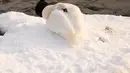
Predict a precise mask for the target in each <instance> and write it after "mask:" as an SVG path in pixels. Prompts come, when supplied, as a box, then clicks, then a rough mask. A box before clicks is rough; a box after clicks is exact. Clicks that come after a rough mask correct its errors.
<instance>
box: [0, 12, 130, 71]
mask: <svg viewBox="0 0 130 73" xmlns="http://www.w3.org/2000/svg"><path fill="white" fill-rule="evenodd" d="M85 20H86V24H85V25H84V27H85V28H86V34H85V37H86V38H85V40H84V43H82V46H80V47H78V48H70V47H69V45H68V42H67V41H66V40H65V39H64V38H62V37H60V36H58V35H56V34H54V33H52V32H50V31H49V30H48V29H47V28H46V24H45V20H44V19H43V18H39V17H34V16H29V15H26V14H24V13H20V12H7V13H3V14H0V27H1V28H3V30H5V31H6V33H5V35H4V36H1V37H0V73H130V17H122V16H114V15H85Z"/></svg>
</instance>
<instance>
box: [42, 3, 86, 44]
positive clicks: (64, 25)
mask: <svg viewBox="0 0 130 73" xmlns="http://www.w3.org/2000/svg"><path fill="white" fill-rule="evenodd" d="M42 17H43V18H44V19H46V24H47V27H48V29H49V30H51V31H52V32H55V33H57V34H59V35H60V36H62V37H64V38H65V39H67V40H69V41H70V42H71V44H78V43H79V42H80V41H81V40H82V39H83V25H84V24H85V20H84V14H83V13H82V12H81V10H80V9H79V7H78V6H76V5H73V4H70V3H57V4H55V5H48V6H47V7H45V8H44V10H43V11H42Z"/></svg>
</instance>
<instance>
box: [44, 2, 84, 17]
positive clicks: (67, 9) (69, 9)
mask: <svg viewBox="0 0 130 73" xmlns="http://www.w3.org/2000/svg"><path fill="white" fill-rule="evenodd" d="M54 10H59V11H62V12H64V13H66V14H68V15H69V16H71V15H75V14H76V15H77V16H78V14H82V12H81V11H80V9H79V7H77V6H76V5H73V4H69V3H57V4H55V5H48V6H46V7H45V9H44V10H43V11H42V17H43V18H45V19H48V18H49V16H50V14H51V12H52V11H54Z"/></svg>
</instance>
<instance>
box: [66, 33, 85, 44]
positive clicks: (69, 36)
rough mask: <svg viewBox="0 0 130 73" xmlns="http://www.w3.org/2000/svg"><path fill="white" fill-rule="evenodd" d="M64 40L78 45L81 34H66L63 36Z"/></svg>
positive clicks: (81, 38)
mask: <svg viewBox="0 0 130 73" xmlns="http://www.w3.org/2000/svg"><path fill="white" fill-rule="evenodd" d="M64 37H65V38H66V39H68V40H69V41H70V42H71V43H72V44H78V43H79V41H82V40H83V37H82V34H81V33H75V34H66V35H64Z"/></svg>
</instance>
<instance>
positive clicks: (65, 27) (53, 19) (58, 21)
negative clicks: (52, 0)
mask: <svg viewBox="0 0 130 73" xmlns="http://www.w3.org/2000/svg"><path fill="white" fill-rule="evenodd" d="M47 27H48V28H49V29H50V30H51V31H53V32H55V33H58V34H60V35H61V36H63V37H65V36H66V35H67V36H68V35H71V34H74V33H75V30H74V28H73V26H72V24H71V22H70V20H69V19H68V18H67V17H66V15H65V13H63V12H62V11H59V10H54V11H52V12H51V14H50V16H49V19H48V20H47Z"/></svg>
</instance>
